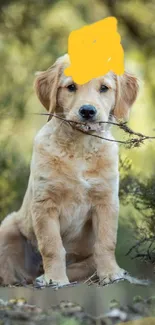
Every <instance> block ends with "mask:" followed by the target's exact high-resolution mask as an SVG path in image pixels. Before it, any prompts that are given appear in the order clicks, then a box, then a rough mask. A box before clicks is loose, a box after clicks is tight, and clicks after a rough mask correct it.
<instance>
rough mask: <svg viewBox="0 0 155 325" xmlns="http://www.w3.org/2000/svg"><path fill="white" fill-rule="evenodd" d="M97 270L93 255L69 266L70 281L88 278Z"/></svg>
mask: <svg viewBox="0 0 155 325" xmlns="http://www.w3.org/2000/svg"><path fill="white" fill-rule="evenodd" d="M95 271H96V268H95V263H94V259H93V256H92V255H91V256H89V257H87V258H85V259H83V260H82V261H80V262H76V263H73V264H70V265H68V266H67V275H68V278H69V281H70V282H74V281H84V280H87V279H88V278H89V277H90V276H92V275H93V274H94V273H95Z"/></svg>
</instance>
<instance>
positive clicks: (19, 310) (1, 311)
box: [0, 296, 155, 325]
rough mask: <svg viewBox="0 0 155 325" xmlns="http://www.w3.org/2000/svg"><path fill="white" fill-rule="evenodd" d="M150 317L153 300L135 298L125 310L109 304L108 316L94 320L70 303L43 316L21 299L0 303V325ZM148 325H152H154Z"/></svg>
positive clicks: (89, 323)
mask: <svg viewBox="0 0 155 325" xmlns="http://www.w3.org/2000/svg"><path fill="white" fill-rule="evenodd" d="M154 314H155V297H150V298H149V299H147V300H143V299H142V298H141V297H139V296H137V297H134V299H133V304H132V305H130V306H125V307H121V306H120V305H119V302H116V301H112V302H111V305H110V306H109V312H108V313H107V314H105V315H104V316H103V317H102V318H101V319H98V320H95V319H92V318H90V317H88V316H87V315H86V314H85V312H84V310H83V309H82V308H81V307H80V306H78V305H75V304H73V303H71V302H67V303H65V302H62V303H61V304H60V305H59V306H57V307H55V308H52V309H51V308H50V309H49V310H48V311H47V312H45V311H43V310H42V309H40V308H38V307H37V306H32V305H29V304H27V302H26V301H25V300H24V299H22V298H21V299H18V300H16V299H13V300H10V301H4V300H2V299H0V325H28V324H29V325H41V324H43V325H50V324H52V325H79V324H82V325H93V324H97V325H114V324H119V323H122V322H127V321H131V320H138V319H141V318H144V317H149V316H154ZM144 324H145V323H144ZM146 324H147V323H146ZM150 324H151V325H152V324H155V321H154V323H150Z"/></svg>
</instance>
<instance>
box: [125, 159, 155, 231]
mask: <svg viewBox="0 0 155 325" xmlns="http://www.w3.org/2000/svg"><path fill="white" fill-rule="evenodd" d="M120 166H121V168H120V169H121V170H122V172H121V182H120V199H121V203H122V204H124V205H125V206H127V205H129V204H130V205H131V204H132V206H133V208H134V209H135V210H136V211H137V212H138V213H139V216H140V217H141V226H139V235H140V236H145V237H148V236H153V235H155V175H153V176H152V177H151V178H145V179H143V178H142V175H140V174H139V175H134V174H133V172H132V162H131V161H130V160H129V159H125V160H124V161H121V162H120Z"/></svg>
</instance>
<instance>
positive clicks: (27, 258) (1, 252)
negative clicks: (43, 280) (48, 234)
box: [0, 216, 41, 285]
mask: <svg viewBox="0 0 155 325" xmlns="http://www.w3.org/2000/svg"><path fill="white" fill-rule="evenodd" d="M9 217H10V216H9ZM9 219H10V220H9V222H5V221H4V222H3V223H2V225H1V227H0V284H2V285H8V284H15V283H21V282H23V281H26V282H29V283H30V282H32V281H33V280H34V279H35V277H36V276H38V272H39V266H40V262H41V258H40V257H39V256H38V253H37V252H35V250H34V248H33V247H32V245H31V244H30V243H29V242H28V241H27V239H26V238H25V237H24V236H23V235H22V234H21V233H20V231H19V229H18V227H17V225H16V223H15V222H14V221H13V218H12V220H11V218H9Z"/></svg>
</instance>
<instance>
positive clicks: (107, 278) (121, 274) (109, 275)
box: [99, 267, 128, 285]
mask: <svg viewBox="0 0 155 325" xmlns="http://www.w3.org/2000/svg"><path fill="white" fill-rule="evenodd" d="M127 276H128V272H127V271H125V270H123V269H121V268H119V267H118V268H117V269H116V270H112V271H109V272H103V273H101V274H100V275H99V280H100V284H101V285H104V284H109V283H111V282H114V281H121V280H125V279H126V277H127Z"/></svg>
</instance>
